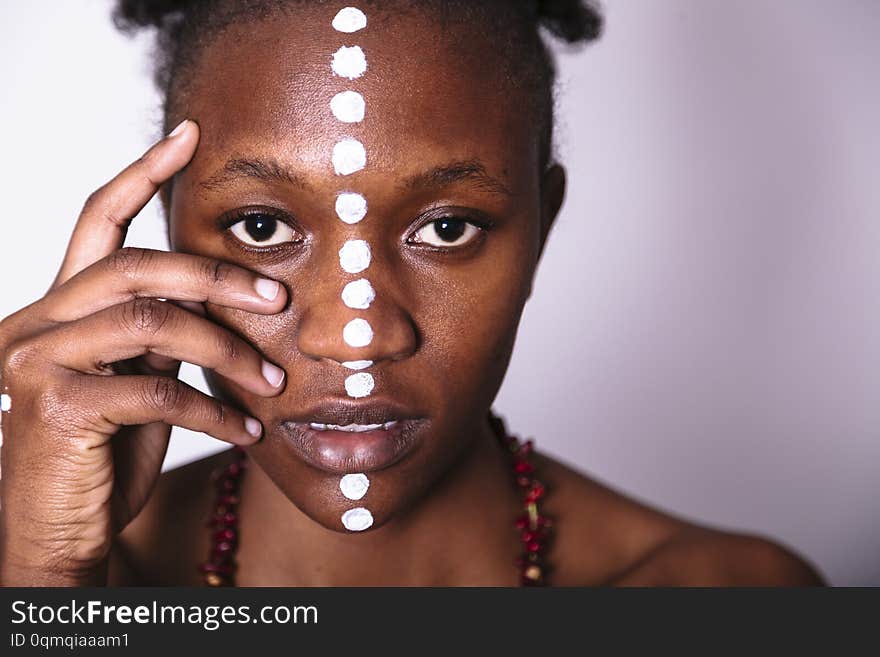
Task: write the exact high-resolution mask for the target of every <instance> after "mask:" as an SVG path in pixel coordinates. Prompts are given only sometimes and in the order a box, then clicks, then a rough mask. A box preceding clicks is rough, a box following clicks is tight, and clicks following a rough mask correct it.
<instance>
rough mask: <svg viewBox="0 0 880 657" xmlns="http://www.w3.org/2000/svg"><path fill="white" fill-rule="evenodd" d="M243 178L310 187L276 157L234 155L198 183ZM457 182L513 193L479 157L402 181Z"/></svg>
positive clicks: (416, 184)
mask: <svg viewBox="0 0 880 657" xmlns="http://www.w3.org/2000/svg"><path fill="white" fill-rule="evenodd" d="M241 178H249V179H253V180H261V181H263V182H269V183H283V184H289V185H291V184H292V185H296V186H297V187H300V188H302V189H309V185H308V183H306V181H305V180H303V178H302V177H301V176H299V175H297V174H296V173H295V172H294V171H291V170H290V169H288V168H287V167H285V166H284V165H282V164H281V163H280V162H279V161H278V160H276V159H274V158H259V157H234V158H232V159H230V160H228V161H227V162H226V164H225V165H224V166H223V168H222V169H220V170H219V171H217V172H216V173H214V174H212V175H211V176H210V177H208V178H206V179H205V180H202V181H201V182H200V183H199V186H200V187H202V188H204V189H208V190H215V189H218V188H221V187H225V186H227V185H229V184H231V183H234V182H235V181H236V180H239V179H241ZM457 182H468V183H472V184H474V185H475V186H477V187H478V188H480V189H484V190H486V191H488V192H492V193H494V194H500V195H502V196H513V193H512V192H511V191H510V189H509V188H508V187H507V186H506V185H505V184H504V183H502V182H501V181H500V180H498V179H497V178H493V177H492V176H490V175H489V172H488V171H487V170H486V166H485V165H484V164H483V163H482V162H480V161H479V160H476V159H471V160H457V161H454V162H450V163H448V164H444V165H442V166H437V167H433V168H431V169H428V170H427V171H423V172H421V173H417V174H415V175H413V176H410V177H409V178H407V179H406V180H404V182H403V185H402V186H403V188H404V189H408V190H414V189H418V188H422V187H446V186H448V185H452V184H453V183H457Z"/></svg>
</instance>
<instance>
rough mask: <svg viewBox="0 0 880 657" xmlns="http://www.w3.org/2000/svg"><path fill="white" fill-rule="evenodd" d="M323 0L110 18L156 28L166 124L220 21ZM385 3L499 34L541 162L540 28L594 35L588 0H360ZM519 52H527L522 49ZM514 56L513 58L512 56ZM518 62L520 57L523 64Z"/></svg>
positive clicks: (129, 29) (207, 4)
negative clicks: (532, 120)
mask: <svg viewBox="0 0 880 657" xmlns="http://www.w3.org/2000/svg"><path fill="white" fill-rule="evenodd" d="M327 2H328V0H116V7H115V9H114V11H113V22H114V24H115V25H116V27H117V28H118V29H119V30H121V31H122V32H123V33H125V34H128V35H132V34H135V33H136V32H138V31H140V30H142V29H155V31H156V44H155V50H154V53H153V56H154V62H153V65H154V72H153V81H154V83H155V85H156V87H157V89H158V90H159V92H160V94H161V98H162V113H163V127H164V128H165V130H166V131H167V129H168V128H170V124H171V123H172V122H173V121H174V118H173V117H175V116H176V117H177V118H178V119H179V118H182V117H181V116H179V114H181V110H180V107H181V106H182V105H184V106H185V94H186V92H187V90H188V82H189V76H190V75H191V74H192V73H193V71H194V69H195V62H196V59H197V57H198V54H199V52H200V51H201V49H202V48H204V47H205V46H206V45H207V43H208V42H209V41H210V39H211V38H212V37H214V36H216V35H217V34H218V33H220V32H221V31H222V30H223V29H224V28H226V27H228V26H230V25H232V24H238V23H244V22H249V21H257V20H263V19H266V18H270V17H271V16H272V15H274V14H275V13H278V12H284V11H285V10H286V9H288V8H289V7H290V6H291V5H297V4H299V5H303V4H313V5H318V4H324V3H327ZM361 4H367V5H369V4H378V5H380V6H381V8H382V9H383V10H397V11H400V10H402V9H405V10H409V11H412V10H418V9H425V10H431V11H433V12H434V13H435V15H437V16H438V17H440V18H441V19H445V20H458V21H467V22H468V23H471V24H474V25H476V26H477V27H478V29H480V28H484V27H485V28H489V27H491V28H492V29H491V30H489V29H485V30H484V31H483V33H484V34H487V35H489V34H492V36H487V38H491V39H494V40H497V41H498V42H499V45H500V46H501V52H502V53H504V54H505V55H506V56H507V58H508V60H509V61H510V62H511V68H512V70H510V71H509V72H508V75H509V76H511V77H515V80H516V83H517V86H518V87H520V88H525V89H526V90H527V92H528V93H529V94H531V100H532V101H533V102H534V107H535V108H536V109H537V113H538V114H537V118H538V121H539V125H540V126H541V130H540V139H541V143H540V149H541V163H542V166H546V164H547V163H548V162H549V161H550V159H551V152H552V149H553V125H554V120H553V114H554V89H555V82H556V65H555V61H554V57H553V55H552V53H551V52H550V49H549V47H548V42H547V40H546V39H545V35H546V36H549V37H550V38H556V39H557V40H561V41H562V42H563V43H565V44H568V45H569V46H579V45H585V44H587V43H590V42H592V41H594V40H596V39H598V38H599V36H600V35H601V33H602V28H603V19H602V15H601V13H600V12H599V10H598V9H597V8H596V6H595V5H594V3H593V0H397V1H396V2H389V1H388V0H384V1H381V2H377V0H361ZM523 53H525V54H526V56H525V57H523V56H522V55H523ZM514 62H515V63H514ZM521 62H525V63H524V64H523V63H521Z"/></svg>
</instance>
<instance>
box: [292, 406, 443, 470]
mask: <svg viewBox="0 0 880 657" xmlns="http://www.w3.org/2000/svg"><path fill="white" fill-rule="evenodd" d="M389 422H390V423H392V424H391V425H390V426H389V425H386V423H389ZM312 423H315V424H317V425H319V426H320V425H336V426H339V427H347V428H349V429H351V427H350V426H347V425H361V428H363V426H364V425H367V426H366V428H367V430H358V431H351V430H348V431H345V430H339V429H336V430H334V429H332V428H326V429H323V430H320V429H317V428H313V427H311V426H310V425H311V424H312ZM377 424H378V425H386V426H381V427H379V428H370V427H369V425H377ZM427 425H428V421H427V419H426V418H425V417H423V416H421V415H420V414H419V413H418V412H417V411H415V410H413V409H411V408H408V407H407V406H405V405H402V404H400V403H398V402H395V401H391V400H381V399H377V400H371V401H369V402H351V401H344V400H339V399H328V400H324V401H323V402H321V403H319V404H317V405H315V406H312V407H310V408H308V409H306V410H303V411H301V412H299V413H297V414H296V416H295V417H292V418H287V419H285V420H282V421H281V422H280V423H279V428H280V429H281V431H282V433H283V434H284V435H285V436H286V438H287V439H288V443H289V444H290V445H291V447H293V449H294V450H295V451H296V452H297V454H298V455H299V456H300V457H301V458H302V459H303V460H305V461H306V462H307V463H309V464H310V465H312V466H314V467H316V468H318V469H320V470H324V471H326V472H331V473H334V474H348V473H353V472H372V471H375V470H381V469H383V468H387V467H389V466H391V465H393V464H394V463H396V462H397V461H399V460H400V459H402V458H403V457H404V456H405V455H406V454H407V453H408V452H409V451H410V450H411V449H412V448H413V447H414V446H415V445H416V443H417V442H418V437H419V435H420V434H421V433H422V432H423V431H424V430H425V428H426V427H427Z"/></svg>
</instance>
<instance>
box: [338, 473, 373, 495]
mask: <svg viewBox="0 0 880 657" xmlns="http://www.w3.org/2000/svg"><path fill="white" fill-rule="evenodd" d="M369 487H370V480H369V479H367V475H365V474H363V473H360V472H359V473H358V474H347V475H345V476H344V477H343V478H342V479H341V480H340V481H339V490H341V491H342V494H343V495H345V496H346V497H347V498H348V499H350V500H359V499H361V498H362V497H363V496H364V495H366V494H367V489H368V488H369Z"/></svg>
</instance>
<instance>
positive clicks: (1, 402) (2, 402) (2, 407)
mask: <svg viewBox="0 0 880 657" xmlns="http://www.w3.org/2000/svg"><path fill="white" fill-rule="evenodd" d="M11 408H12V397H10V396H9V395H7V394H5V393H4V394H2V395H0V411H4V412H5V411H8V410H10V409H11Z"/></svg>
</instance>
